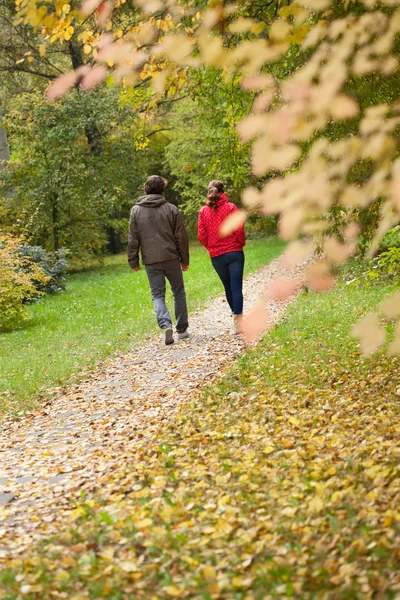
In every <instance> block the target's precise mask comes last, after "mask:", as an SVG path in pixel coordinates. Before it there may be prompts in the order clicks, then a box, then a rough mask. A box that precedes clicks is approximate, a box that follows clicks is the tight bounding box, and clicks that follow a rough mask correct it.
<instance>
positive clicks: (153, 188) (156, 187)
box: [144, 175, 168, 195]
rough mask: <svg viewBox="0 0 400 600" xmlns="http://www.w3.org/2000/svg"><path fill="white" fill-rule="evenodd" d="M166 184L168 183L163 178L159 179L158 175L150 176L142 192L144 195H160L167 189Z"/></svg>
mask: <svg viewBox="0 0 400 600" xmlns="http://www.w3.org/2000/svg"><path fill="white" fill-rule="evenodd" d="M167 184H168V181H167V180H166V179H164V177H160V175H151V176H150V177H148V179H147V181H146V183H145V184H144V191H145V192H146V194H160V195H162V194H163V193H164V190H165V188H166V187H167Z"/></svg>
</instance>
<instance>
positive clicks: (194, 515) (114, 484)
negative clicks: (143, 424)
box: [0, 285, 400, 600]
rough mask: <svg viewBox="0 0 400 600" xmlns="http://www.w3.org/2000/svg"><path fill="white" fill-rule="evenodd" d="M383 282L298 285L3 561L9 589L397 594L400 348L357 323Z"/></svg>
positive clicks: (31, 597) (356, 597) (309, 599)
mask: <svg viewBox="0 0 400 600" xmlns="http://www.w3.org/2000/svg"><path fill="white" fill-rule="evenodd" d="M389 292H390V289H389V288H388V287H385V286H383V285H382V286H380V287H378V286H377V287H369V288H360V289H352V290H349V289H344V288H343V287H339V288H337V289H336V290H334V291H333V292H331V293H329V294H326V295H312V294H303V295H302V296H300V297H299V298H298V299H297V300H296V301H295V303H294V304H293V305H292V307H291V309H290V310H289V312H288V313H287V316H286V317H285V319H284V321H283V322H282V323H281V324H280V325H279V326H278V327H276V328H275V329H274V330H273V331H272V332H271V334H270V335H268V336H267V337H266V338H265V339H264V341H263V342H262V343H261V344H260V345H259V346H258V347H257V348H256V349H253V350H249V351H248V352H247V353H246V354H245V355H244V356H243V357H242V358H241V359H240V360H239V361H238V363H237V364H236V365H235V366H234V367H233V368H232V369H231V371H230V372H228V373H227V374H226V376H225V377H223V378H222V379H221V380H220V381H219V382H218V383H217V384H216V385H215V386H213V387H210V388H209V389H208V390H206V392H205V394H204V395H203V396H202V397H201V398H199V399H198V400H194V401H193V403H192V404H191V405H188V406H187V407H185V408H184V409H183V411H182V413H181V415H180V416H179V418H178V419H176V417H174V418H173V419H171V423H170V425H169V427H165V428H164V429H163V430H162V431H161V432H160V434H159V435H158V436H157V439H154V440H151V439H149V438H147V439H144V440H143V441H142V442H140V441H139V442H138V443H139V448H138V456H137V457H135V455H132V457H131V458H130V460H129V461H128V462H127V464H126V465H121V469H120V472H118V473H115V472H113V473H112V479H111V477H110V479H109V480H107V481H104V493H103V495H102V497H96V498H84V499H82V501H81V502H79V503H78V505H77V506H76V507H75V508H74V510H73V511H72V512H71V515H70V518H71V519H72V520H73V526H71V524H70V522H69V523H67V524H66V525H65V530H63V531H61V532H60V534H59V535H58V536H57V538H56V539H52V540H47V541H46V542H44V543H43V544H42V545H41V546H40V547H38V548H35V549H32V550H31V551H30V552H29V553H28V555H26V556H25V557H23V558H22V560H19V559H18V560H15V561H13V562H11V563H10V565H9V567H8V568H7V569H6V570H5V571H3V573H2V575H0V582H2V585H3V589H4V592H3V596H1V595H0V597H3V598H5V599H6V600H17V599H19V598H21V597H22V595H21V592H20V589H22V588H21V586H24V589H25V592H24V598H27V599H28V600H39V599H47V598H53V597H60V598H77V599H78V598H79V600H85V599H90V600H92V599H100V598H101V599H103V600H124V599H126V598H135V600H139V599H143V600H144V599H146V600H147V599H150V598H151V599H152V600H153V599H154V600H165V599H167V598H170V597H171V598H173V597H176V598H187V599H190V600H210V599H226V600H265V599H267V598H268V599H274V598H282V599H286V598H301V599H302V600H314V599H324V600H325V599H326V600H345V599H348V600H365V599H367V600H368V599H371V598H382V599H383V598H385V599H389V600H390V599H393V600H394V599H395V598H398V594H399V590H400V512H399V499H400V469H399V422H400V421H399V413H400V402H399V395H400V376H399V369H398V367H399V360H398V359H394V358H388V357H386V356H385V355H384V354H382V353H378V354H377V355H375V356H374V357H373V358H370V359H365V358H363V357H362V356H361V355H360V353H359V352H358V349H357V344H356V342H355V340H353V339H352V338H351V337H349V332H350V329H351V326H352V324H353V323H354V321H355V320H356V319H357V317H358V316H360V315H362V314H363V313H364V311H366V310H370V309H373V308H374V307H375V306H376V305H377V303H379V301H380V300H381V299H382V298H383V297H385V296H386V295H387V294H388V293H389ZM0 587H1V586H0Z"/></svg>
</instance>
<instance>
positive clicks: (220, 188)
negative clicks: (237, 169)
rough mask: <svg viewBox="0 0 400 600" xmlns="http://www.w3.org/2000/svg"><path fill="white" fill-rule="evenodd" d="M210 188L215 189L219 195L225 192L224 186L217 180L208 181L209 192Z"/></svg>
mask: <svg viewBox="0 0 400 600" xmlns="http://www.w3.org/2000/svg"><path fill="white" fill-rule="evenodd" d="M211 188H217V190H218V191H219V193H220V194H223V192H224V191H225V189H224V184H223V183H222V181H220V180H219V179H213V181H210V183H209V184H208V189H209V190H210V189H211Z"/></svg>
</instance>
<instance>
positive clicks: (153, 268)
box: [145, 259, 189, 333]
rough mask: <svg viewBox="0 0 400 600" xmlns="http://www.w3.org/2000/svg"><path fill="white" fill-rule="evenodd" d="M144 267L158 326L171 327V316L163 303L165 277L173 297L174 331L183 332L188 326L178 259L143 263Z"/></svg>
mask: <svg viewBox="0 0 400 600" xmlns="http://www.w3.org/2000/svg"><path fill="white" fill-rule="evenodd" d="M145 268H146V273H147V277H148V279H149V283H150V290H151V296H152V298H153V305H154V310H155V311H156V315H157V322H158V324H159V326H160V327H161V329H167V328H168V327H172V320H171V316H170V314H169V312H168V308H167V306H166V304H165V291H166V284H165V279H168V281H169V283H170V285H171V290H172V295H173V297H174V308H175V318H176V331H177V332H178V333H183V332H184V331H186V329H187V328H188V325H189V323H188V310H187V305H186V293H185V284H184V282H183V275H182V269H181V264H180V262H179V260H178V259H177V260H166V261H164V262H159V263H153V264H152V265H145Z"/></svg>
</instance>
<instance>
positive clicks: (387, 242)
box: [381, 225, 400, 248]
mask: <svg viewBox="0 0 400 600" xmlns="http://www.w3.org/2000/svg"><path fill="white" fill-rule="evenodd" d="M381 248H400V225H396V227H392V229H389V231H387V232H386V234H385V235H384V237H383V238H382V242H381Z"/></svg>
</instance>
